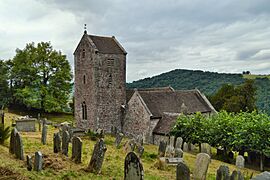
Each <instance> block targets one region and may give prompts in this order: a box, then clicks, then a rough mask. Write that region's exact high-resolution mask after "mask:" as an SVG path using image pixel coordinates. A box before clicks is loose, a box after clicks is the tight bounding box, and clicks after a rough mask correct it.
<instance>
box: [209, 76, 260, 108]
mask: <svg viewBox="0 0 270 180" xmlns="http://www.w3.org/2000/svg"><path fill="white" fill-rule="evenodd" d="M255 91H256V88H255V85H254V80H246V81H245V83H244V84H242V85H239V86H234V85H231V84H225V85H223V86H222V87H221V88H220V89H219V90H218V91H217V93H216V94H214V95H213V96H210V97H209V100H210V101H211V103H212V105H213V106H214V107H215V109H216V110H218V111H220V110H226V111H228V112H240V111H249V112H251V111H253V110H255V109H256V105H255Z"/></svg>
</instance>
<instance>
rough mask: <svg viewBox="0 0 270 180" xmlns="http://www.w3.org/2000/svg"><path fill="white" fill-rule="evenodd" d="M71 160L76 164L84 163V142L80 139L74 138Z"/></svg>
mask: <svg viewBox="0 0 270 180" xmlns="http://www.w3.org/2000/svg"><path fill="white" fill-rule="evenodd" d="M71 159H74V161H75V163H77V164H78V163H81V162H82V140H81V138H79V137H73V138H72V156H71Z"/></svg>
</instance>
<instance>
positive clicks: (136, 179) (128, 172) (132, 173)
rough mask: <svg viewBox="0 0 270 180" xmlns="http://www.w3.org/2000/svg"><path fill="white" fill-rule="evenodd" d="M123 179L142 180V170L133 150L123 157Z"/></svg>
mask: <svg viewBox="0 0 270 180" xmlns="http://www.w3.org/2000/svg"><path fill="white" fill-rule="evenodd" d="M124 172H125V175H124V180H143V179H144V171H143V165H142V163H141V162H140V159H139V158H138V157H137V156H136V154H135V153H134V152H129V153H128V154H127V156H126V158H125V166H124Z"/></svg>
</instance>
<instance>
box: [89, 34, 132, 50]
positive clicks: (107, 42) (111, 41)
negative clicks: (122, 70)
mask: <svg viewBox="0 0 270 180" xmlns="http://www.w3.org/2000/svg"><path fill="white" fill-rule="evenodd" d="M88 37H89V38H90V39H91V40H92V41H93V43H94V44H95V46H96V48H97V50H98V51H99V52H100V53H105V54H127V53H126V51H125V50H124V49H123V47H122V46H121V45H120V44H119V43H118V42H117V40H116V39H115V38H114V37H103V36H94V35H88Z"/></svg>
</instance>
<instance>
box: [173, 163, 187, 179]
mask: <svg viewBox="0 0 270 180" xmlns="http://www.w3.org/2000/svg"><path fill="white" fill-rule="evenodd" d="M176 180H190V170H189V168H188V166H187V165H186V164H185V163H184V162H180V163H178V164H177V167H176Z"/></svg>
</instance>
